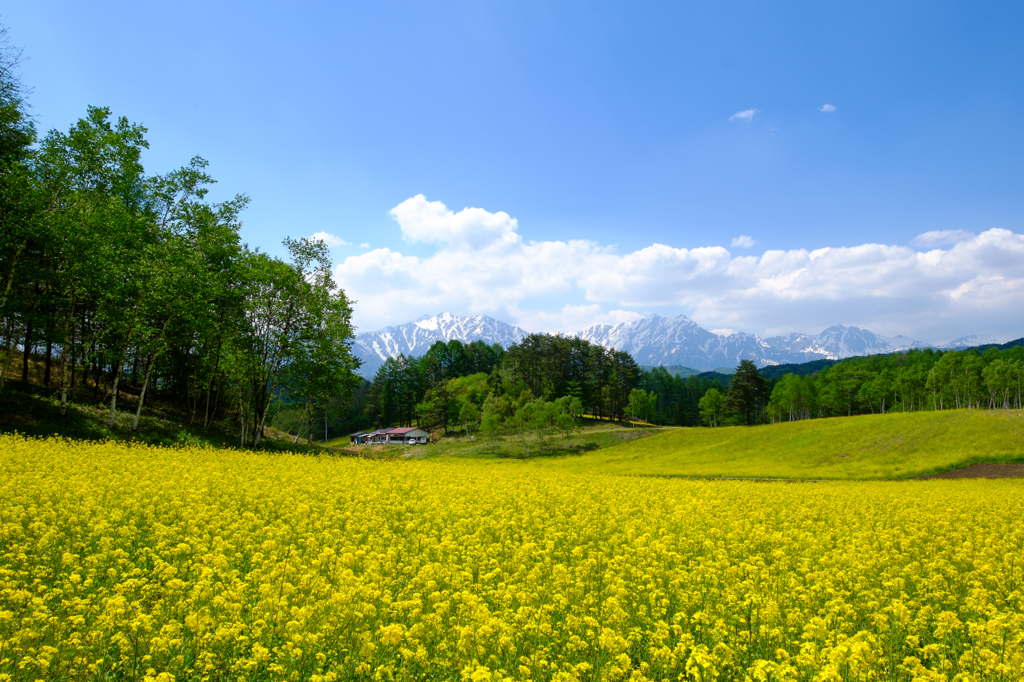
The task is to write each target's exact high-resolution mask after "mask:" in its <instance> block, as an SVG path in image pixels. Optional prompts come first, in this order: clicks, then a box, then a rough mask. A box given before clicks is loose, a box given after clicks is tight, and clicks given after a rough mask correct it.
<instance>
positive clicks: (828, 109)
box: [818, 103, 836, 114]
mask: <svg viewBox="0 0 1024 682" xmlns="http://www.w3.org/2000/svg"><path fill="white" fill-rule="evenodd" d="M835 110H836V105H834V104H828V103H825V104H822V105H821V106H820V107H818V111H820V112H823V113H826V114H831V113H832V112H833V111H835Z"/></svg>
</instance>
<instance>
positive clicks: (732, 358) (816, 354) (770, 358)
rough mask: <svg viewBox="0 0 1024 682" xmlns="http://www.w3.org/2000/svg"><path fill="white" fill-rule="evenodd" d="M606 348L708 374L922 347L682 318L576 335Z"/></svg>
mask: <svg viewBox="0 0 1024 682" xmlns="http://www.w3.org/2000/svg"><path fill="white" fill-rule="evenodd" d="M578 336H580V337H581V338H584V339H586V340H587V341H590V342H592V343H596V344H599V345H602V346H604V347H606V348H615V349H617V350H624V351H626V352H627V353H629V354H630V355H632V356H633V357H634V358H635V359H636V361H637V362H639V363H640V364H642V365H682V366H684V367H691V368H693V369H697V370H701V371H708V370H712V369H715V368H718V367H735V366H736V365H738V364H739V362H740V360H753V361H754V362H755V363H757V365H758V366H760V367H765V366H767V365H781V364H785V363H799V362H808V361H810V360H820V359H823V358H825V359H830V360H837V359H839V358H848V357H851V356H854V355H874V354H876V353H892V352H895V351H899V350H904V349H907V348H915V347H920V346H925V345H927V344H923V343H920V342H918V341H914V340H913V339H910V338H907V337H905V336H897V337H886V336H880V335H878V334H875V333H874V332H870V331H868V330H866V329H859V328H857V327H844V326H842V325H835V326H834V327H829V328H828V329H826V330H825V331H823V332H821V333H820V334H786V335H785V336H773V337H769V338H765V339H762V338H761V337H759V336H757V335H756V334H746V333H742V332H740V333H736V334H729V335H728V336H726V335H723V334H715V333H714V332H710V331H708V330H707V329H704V328H703V327H701V326H700V325H699V324H697V323H696V322H694V321H693V320H691V319H689V318H688V317H686V316H685V315H680V316H679V317H672V318H668V317H661V316H659V315H651V316H650V317H645V318H644V319H642V320H636V321H635V322H624V323H622V324H617V325H607V324H598V325H594V326H593V327H590V328H588V329H585V330H584V331H582V332H580V333H579V334H578Z"/></svg>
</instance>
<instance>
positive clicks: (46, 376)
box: [43, 339, 74, 388]
mask: <svg viewBox="0 0 1024 682" xmlns="http://www.w3.org/2000/svg"><path fill="white" fill-rule="evenodd" d="M52 363H53V341H52V340H50V339H47V340H46V368H45V370H44V371H43V386H46V387H47V388H49V387H50V366H51V365H52ZM72 383H74V382H73V381H72Z"/></svg>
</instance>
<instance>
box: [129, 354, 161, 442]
mask: <svg viewBox="0 0 1024 682" xmlns="http://www.w3.org/2000/svg"><path fill="white" fill-rule="evenodd" d="M155 364H156V353H155V352H154V353H153V354H152V355H151V356H150V357H149V360H148V361H147V362H146V376H145V378H143V380H142V390H140V391H139V406H138V407H137V408H135V420H134V421H133V422H132V431H138V430H139V416H140V415H141V414H142V403H143V402H144V401H145V400H146V389H147V388H148V387H149V374H150V372H152V371H153V365H155Z"/></svg>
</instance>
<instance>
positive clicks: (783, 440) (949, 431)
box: [553, 410, 1024, 480]
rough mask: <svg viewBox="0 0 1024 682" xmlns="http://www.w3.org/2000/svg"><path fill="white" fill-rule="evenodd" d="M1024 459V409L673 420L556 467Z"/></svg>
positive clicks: (735, 470) (681, 469) (906, 469)
mask: <svg viewBox="0 0 1024 682" xmlns="http://www.w3.org/2000/svg"><path fill="white" fill-rule="evenodd" d="M979 462H1024V414H1022V413H1020V412H1017V411H1009V410H1007V411H1003V410H991V411H978V410H948V411H945V412H915V413H909V414H903V413H899V414H886V415H864V416H859V417H837V418H833V419H816V420H810V421H800V422H789V423H782V424H772V425H769V426H755V427H744V426H734V427H724V428H717V429H695V428H683V429H673V430H671V431H666V432H663V433H660V434H657V435H653V436H651V437H649V438H644V439H642V440H639V441H636V442H631V443H624V444H622V445H616V446H613V447H610V448H607V449H604V450H601V451H599V452H594V453H590V454H587V455H584V456H581V457H575V458H571V459H565V460H561V461H559V462H557V463H553V464H554V465H556V466H562V467H566V468H569V469H572V470H578V471H589V472H594V473H608V474H626V475H637V476H689V477H713V478H719V477H722V478H788V479H862V480H867V479H893V478H908V477H913V476H919V475H924V474H930V473H935V472H940V471H948V470H950V469H955V468H958V467H962V466H967V465H970V464H975V463H979Z"/></svg>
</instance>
